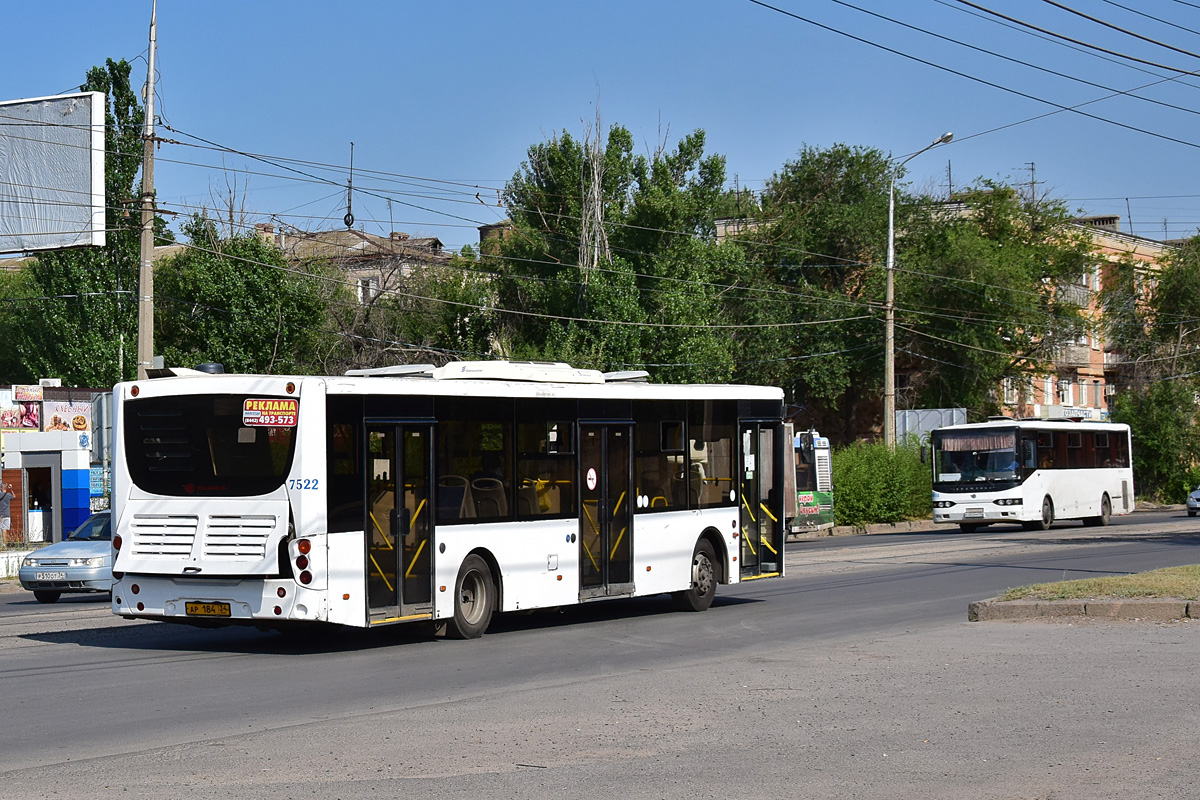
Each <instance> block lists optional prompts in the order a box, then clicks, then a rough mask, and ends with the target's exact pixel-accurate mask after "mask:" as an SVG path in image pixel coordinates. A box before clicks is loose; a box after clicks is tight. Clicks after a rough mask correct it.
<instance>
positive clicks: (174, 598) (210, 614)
mask: <svg viewBox="0 0 1200 800" xmlns="http://www.w3.org/2000/svg"><path fill="white" fill-rule="evenodd" d="M114 397H115V403H116V408H115V415H114V416H115V424H116V433H115V436H114V439H115V457H114V478H113V487H114V489H113V502H112V508H113V525H114V528H113V530H114V543H113V544H114V551H115V559H114V564H113V570H114V578H115V580H116V582H115V583H114V585H113V593H112V607H113V611H114V612H115V613H117V614H120V615H121V616H123V617H129V618H140V619H158V620H169V621H177V622H189V623H194V624H205V625H207V624H255V625H258V626H260V627H283V626H284V625H287V624H298V623H312V622H330V623H337V624H341V625H348V626H359V627H375V626H381V625H387V624H392V623H401V622H409V621H416V620H428V621H431V622H433V623H434V627H435V628H436V627H437V626H440V625H441V624H442V623H443V622H444V623H448V625H447V630H448V632H449V633H450V634H451V635H456V636H459V637H463V638H469V637H475V636H479V635H480V634H482V633H483V632H484V631H485V630H486V629H487V627H488V624H489V622H490V621H491V618H492V614H493V613H494V612H505V611H525V610H528V609H536V608H547V607H558V606H566V605H571V604H574V603H583V602H589V601H593V600H600V599H605V598H614V597H641V596H646V595H655V594H660V593H670V594H671V595H673V596H674V599H675V601H676V603H677V604H678V605H679V606H680V607H682V608H686V609H691V610H697V611H700V610H704V609H705V608H707V607H708V606H709V604H710V603H711V602H712V600H713V596H714V592H715V590H716V585H717V584H718V583H727V584H733V583H738V582H740V581H745V580H751V579H757V578H766V577H772V576H778V575H781V574H782V573H783V541H784V535H785V531H784V526H783V519H784V512H783V504H784V497H783V495H784V492H783V474H784V469H785V465H786V463H787V462H786V457H787V453H788V451H789V449H790V446H791V442H790V441H788V440H787V438H786V437H785V436H784V433H783V421H782V412H783V394H782V392H781V391H780V390H779V389H777V388H769V387H760V386H725V385H656V384H651V383H648V382H646V381H645V373H607V374H602V373H600V372H596V371H593V370H577V369H573V368H571V367H569V366H568V365H566V364H542V363H531V362H459V363H453V364H449V365H447V366H444V367H440V368H436V369H435V368H433V367H431V366H428V365H418V366H407V367H396V368H389V369H382V370H375V371H369V370H362V371H355V372H354V373H352V374H348V375H347V376H344V377H272V376H262V375H232V374H230V375H226V374H206V373H204V372H198V371H195V370H163V371H160V372H158V373H156V377H152V378H149V379H147V380H140V381H135V382H130V383H122V384H119V385H118V386H117V387H116V388H115V390H114Z"/></svg>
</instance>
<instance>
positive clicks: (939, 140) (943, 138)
mask: <svg viewBox="0 0 1200 800" xmlns="http://www.w3.org/2000/svg"><path fill="white" fill-rule="evenodd" d="M953 138H954V134H953V133H952V132H951V131H946V132H945V133H943V134H942V135H941V136H939V137H938V138H937V141H935V142H934V144H946V143H947V142H949V141H950V140H951V139H953Z"/></svg>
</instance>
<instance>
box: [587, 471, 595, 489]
mask: <svg viewBox="0 0 1200 800" xmlns="http://www.w3.org/2000/svg"><path fill="white" fill-rule="evenodd" d="M587 487H588V491H592V490H594V489H595V488H596V469H595V467H593V468H591V469H589V470H588V472H587Z"/></svg>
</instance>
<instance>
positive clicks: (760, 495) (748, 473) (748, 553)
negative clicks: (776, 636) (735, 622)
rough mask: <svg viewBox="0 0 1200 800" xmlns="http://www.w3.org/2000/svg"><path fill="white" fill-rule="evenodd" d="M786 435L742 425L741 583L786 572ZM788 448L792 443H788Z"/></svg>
mask: <svg viewBox="0 0 1200 800" xmlns="http://www.w3.org/2000/svg"><path fill="white" fill-rule="evenodd" d="M782 437H783V431H782V429H781V427H780V426H779V425H778V424H775V423H758V422H743V423H742V425H741V439H742V446H741V448H740V450H741V455H740V463H739V465H738V468H739V474H740V475H741V487H740V489H741V506H740V510H739V513H740V514H741V521H740V525H739V528H740V531H741V537H740V539H741V543H742V544H741V552H740V553H739V558H738V561H739V562H740V563H741V576H742V580H749V579H753V578H759V577H763V576H765V575H779V574H781V573H782V571H783V537H784V529H783V520H784V511H783V469H784V468H785V461H784V459H783V457H782V455H783V451H784V447H783V442H782ZM787 444H788V448H787V449H790V448H791V443H790V442H788V443H787Z"/></svg>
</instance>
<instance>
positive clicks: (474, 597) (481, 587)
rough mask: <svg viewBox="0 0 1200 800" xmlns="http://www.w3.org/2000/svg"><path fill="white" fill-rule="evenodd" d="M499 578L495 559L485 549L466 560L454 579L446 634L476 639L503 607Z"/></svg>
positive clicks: (453, 636) (459, 637)
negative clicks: (452, 613)
mask: <svg viewBox="0 0 1200 800" xmlns="http://www.w3.org/2000/svg"><path fill="white" fill-rule="evenodd" d="M500 585H501V584H500V580H499V571H498V569H497V565H496V561H495V558H494V557H492V555H491V553H489V552H487V551H486V550H475V551H472V552H471V553H470V554H469V555H468V556H467V557H466V558H464V559H463V562H462V565H461V566H460V567H459V568H458V575H457V577H455V579H454V616H453V617H452V618H451V619H450V621H449V623H450V624H449V625H447V627H446V633H447V634H448V635H449V636H451V637H452V638H455V639H477V638H479V637H480V636H482V635H483V634H484V632H485V631H486V630H487V629H488V626H489V625H491V622H492V616H493V615H494V614H495V613H496V610H497V609H498V608H499V607H500Z"/></svg>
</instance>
